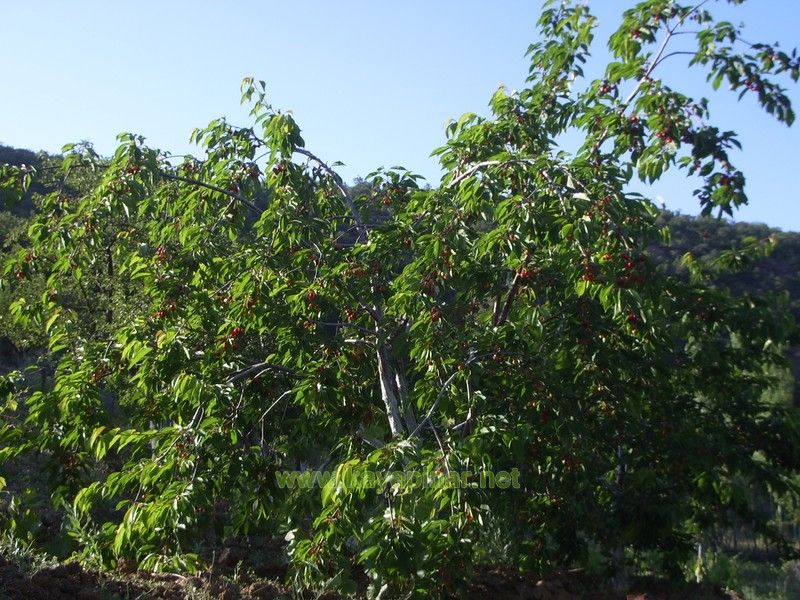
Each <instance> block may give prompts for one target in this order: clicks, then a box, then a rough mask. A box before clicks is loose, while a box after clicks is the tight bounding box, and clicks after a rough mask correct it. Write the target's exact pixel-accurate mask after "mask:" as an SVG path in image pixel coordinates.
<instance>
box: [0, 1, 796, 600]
mask: <svg viewBox="0 0 800 600" xmlns="http://www.w3.org/2000/svg"><path fill="white" fill-rule="evenodd" d="M731 3H732V4H738V3H740V2H731ZM712 6H713V5H710V4H709V3H708V2H698V3H695V4H681V3H676V2H672V1H669V0H646V1H644V2H640V3H638V4H637V5H636V6H635V7H633V8H631V9H629V10H627V11H626V12H625V14H624V16H623V19H622V22H621V24H620V26H619V28H618V29H617V31H616V32H615V33H614V34H613V35H612V36H611V38H610V39H609V48H610V51H611V53H612V55H613V59H612V61H611V62H610V63H609V64H608V66H607V68H606V70H605V74H604V77H603V78H602V79H599V80H587V79H586V78H585V77H584V74H583V71H582V65H583V63H584V62H585V60H586V59H587V57H588V56H589V53H590V52H591V50H592V47H593V44H594V39H593V31H594V26H595V19H594V17H593V16H592V14H591V12H590V10H589V8H588V7H587V6H585V5H584V4H583V3H580V2H564V3H556V2H547V3H546V4H545V8H544V10H543V13H542V17H541V19H540V21H539V27H540V31H541V41H540V42H537V43H535V44H533V45H532V46H531V47H530V49H529V52H528V54H529V56H530V64H531V67H530V75H529V78H528V83H527V86H526V87H525V88H524V89H521V90H519V91H518V92H511V91H509V90H505V89H500V90H498V91H497V92H496V93H495V94H494V96H493V97H492V99H491V103H490V107H491V111H492V115H491V117H488V118H484V117H479V116H477V115H474V114H467V115H464V116H462V117H461V118H460V119H458V120H457V121H454V122H452V123H451V124H450V125H449V126H448V127H447V132H446V133H447V141H446V143H445V145H444V146H442V147H441V148H439V149H437V150H435V153H436V154H437V155H438V156H439V158H440V161H441V164H442V166H443V168H444V169H445V170H446V174H445V175H444V177H443V178H442V180H441V182H439V184H438V185H436V186H435V187H430V188H428V187H424V186H422V185H421V181H420V177H419V176H417V175H415V174H414V173H411V172H409V171H407V170H405V169H403V168H400V167H393V168H388V169H387V168H380V169H378V170H376V171H375V172H373V173H371V174H370V175H368V176H367V177H366V178H365V182H366V185H363V186H360V187H358V188H355V189H354V188H351V187H348V186H347V185H345V183H344V182H343V181H342V179H341V177H340V176H339V175H338V174H337V173H336V171H335V168H336V165H335V164H328V163H327V162H326V160H325V159H324V158H322V157H318V156H317V155H316V154H314V152H313V151H312V150H311V149H309V148H307V147H306V146H305V143H304V140H303V138H302V136H301V132H300V128H299V126H298V124H297V123H296V122H295V120H294V119H293V117H292V115H291V114H289V113H286V112H281V111H280V110H278V109H276V108H274V107H272V106H271V105H270V104H269V103H268V100H267V97H266V91H265V90H266V86H265V84H264V83H263V82H259V81H255V80H253V79H246V80H245V81H244V83H243V86H242V92H243V98H242V99H243V102H245V103H248V104H249V106H251V109H252V110H251V117H252V122H251V123H250V124H249V125H247V126H244V127H240V126H235V125H232V124H230V123H228V122H227V121H226V120H225V119H218V120H215V121H212V122H211V123H210V124H209V125H208V126H207V127H205V128H203V129H198V130H196V131H194V132H193V133H192V139H193V141H195V142H196V143H197V144H198V146H199V148H200V153H199V156H198V157H193V156H186V157H175V156H173V155H171V154H169V153H168V152H164V151H162V150H159V149H155V148H151V147H149V146H147V145H146V143H145V140H144V139H142V138H141V137H140V136H137V135H135V134H122V135H121V136H120V140H119V141H120V146H119V148H118V150H117V151H116V153H115V155H114V156H113V157H111V158H109V159H102V158H101V157H98V156H97V155H96V154H95V153H94V152H93V151H92V149H91V147H90V146H87V145H74V146H68V147H67V148H65V152H66V158H65V160H64V165H63V169H64V176H63V186H62V187H61V188H60V189H58V190H56V191H54V192H53V193H51V194H48V195H46V196H44V197H43V198H42V199H41V201H40V204H39V206H38V207H37V213H36V216H35V217H34V220H33V222H32V223H31V225H30V226H29V227H28V230H27V237H28V238H29V240H30V242H29V243H30V247H28V248H20V250H19V252H18V253H17V254H16V255H15V256H13V257H12V258H11V259H10V260H9V261H8V263H7V266H6V269H5V273H6V275H7V276H8V277H9V278H14V279H18V280H26V279H27V278H32V277H39V278H41V281H42V289H41V290H40V293H39V294H38V296H37V297H34V298H25V297H23V298H20V299H19V300H17V301H15V302H14V303H13V304H12V305H11V309H10V312H11V314H12V316H13V317H14V318H15V322H16V323H17V324H18V326H19V327H24V328H29V329H30V330H32V331H38V332H39V334H40V335H41V336H42V339H43V340H45V341H46V345H47V349H46V352H45V353H44V354H43V355H42V357H41V359H40V361H39V363H38V367H37V366H34V367H33V368H32V369H31V372H30V373H29V374H28V376H27V378H26V377H23V376H22V375H21V374H18V375H12V376H9V377H6V378H4V380H3V382H4V393H5V394H6V401H5V405H4V408H3V412H2V423H1V424H0V440H2V447H1V448H0V460H2V461H4V462H5V463H6V469H7V473H12V472H13V469H15V468H18V467H19V465H22V464H26V462H25V461H34V460H36V461H41V463H42V473H46V474H47V476H46V477H41V478H40V479H39V480H38V481H37V485H39V486H43V488H42V489H44V490H45V491H46V492H47V496H48V497H49V498H50V499H51V501H52V502H53V503H54V505H55V506H56V507H57V508H58V509H59V510H60V511H61V514H62V515H63V517H64V523H65V525H64V527H65V529H66V531H67V532H68V533H69V535H70V536H71V538H72V540H73V544H74V548H75V549H76V550H78V551H79V552H82V553H84V556H86V557H91V558H92V559H93V560H97V561H100V562H102V563H103V564H104V565H106V566H113V565H114V564H116V563H117V562H118V561H120V560H122V559H123V558H125V559H133V560H135V561H137V562H138V564H139V565H140V566H141V567H142V568H145V569H157V568H161V569H186V568H195V567H199V566H201V565H202V564H203V563H204V561H206V560H207V553H206V551H207V549H208V547H209V544H213V543H214V540H219V539H224V538H226V537H230V536H237V535H253V534H271V535H285V536H286V539H287V540H288V548H287V556H288V559H289V560H290V565H291V568H292V573H293V576H294V577H295V581H296V582H297V583H298V585H301V584H302V585H308V584H316V585H323V584H324V585H329V586H330V585H335V586H338V587H339V588H340V589H344V590H349V589H353V586H354V585H355V584H354V580H353V575H352V573H353V571H352V569H353V566H354V565H355V566H358V567H359V568H361V569H363V570H364V572H366V574H367V575H368V577H369V579H370V582H371V588H370V589H371V592H372V594H373V595H376V596H378V595H381V594H383V595H384V596H391V597H398V596H402V595H418V596H423V595H431V594H432V595H444V594H449V593H455V592H456V591H457V590H458V589H459V586H460V585H462V584H463V581H464V578H465V574H466V573H468V569H469V566H470V565H472V564H475V563H479V562H489V561H493V560H497V559H498V557H499V558H501V559H502V560H504V561H506V562H508V563H510V564H513V565H515V566H518V567H521V568H528V569H533V570H546V569H548V568H553V567H556V566H560V565H571V564H576V565H589V564H592V565H595V566H596V565H600V567H599V568H603V569H607V570H608V572H609V573H610V574H611V575H613V577H614V578H615V581H617V582H618V583H619V585H620V586H624V582H625V578H626V573H627V571H628V570H629V569H630V568H631V566H632V565H633V564H634V563H635V561H636V560H637V557H641V556H644V555H655V556H657V557H658V560H659V564H660V568H662V569H663V570H665V571H667V572H671V573H676V572H679V569H680V568H681V566H682V565H683V564H685V561H686V560H687V559H688V558H689V557H690V555H691V552H692V547H693V546H692V544H693V541H694V539H695V538H696V536H697V535H698V534H699V533H700V532H702V531H704V530H705V529H707V528H709V527H711V526H713V525H715V524H719V523H724V522H725V521H726V520H729V519H730V518H731V515H732V514H740V515H746V516H747V517H748V518H752V519H753V520H754V521H756V522H758V524H759V527H760V528H761V529H762V530H763V531H764V532H765V534H767V535H770V536H772V537H773V538H774V539H776V540H778V541H780V532H778V531H773V530H772V529H770V527H769V524H768V523H767V522H765V521H764V520H763V519H760V518H759V516H758V515H756V514H753V512H752V510H751V507H750V506H749V505H748V503H747V502H746V494H745V491H746V490H763V492H764V493H768V494H773V493H785V492H790V491H796V489H795V487H794V485H795V484H794V480H793V476H794V475H795V474H796V472H797V467H798V459H800V455H799V454H798V453H799V452H800V444H798V441H800V436H799V435H798V424H799V423H800V422H799V421H798V417H797V414H796V411H795V409H793V408H792V407H790V406H787V405H785V404H781V403H775V402H771V401H769V400H768V399H765V397H764V390H765V389H767V388H769V386H770V385H771V384H772V383H773V382H774V369H776V368H781V367H785V365H786V361H785V357H784V354H783V352H784V349H785V344H786V340H787V337H788V335H789V334H790V332H791V319H790V317H789V314H788V312H787V310H786V308H787V307H786V306H785V305H781V303H780V302H777V301H775V300H774V299H765V298H759V297H757V296H752V295H745V296H742V295H737V294H733V293H730V292H729V291H728V290H727V289H725V288H724V287H720V286H716V285H713V283H712V279H711V275H712V274H715V273H719V272H722V271H725V270H729V269H735V268H736V267H737V266H738V265H740V264H742V263H743V262H746V260H747V259H748V257H757V256H760V255H761V254H763V253H764V252H765V251H766V249H767V248H766V246H765V244H760V243H756V242H753V243H750V244H747V245H745V246H744V247H742V248H737V249H736V250H734V251H728V252H722V253H720V254H719V255H718V256H717V257H716V258H715V260H714V262H713V264H706V263H704V262H703V261H701V260H688V259H687V260H686V261H684V265H685V267H686V268H687V269H688V272H689V274H690V277H688V278H680V277H675V276H673V275H671V274H670V273H668V272H664V271H663V270H660V269H658V268H656V267H655V265H654V262H653V260H652V258H651V257H649V256H648V254H647V250H648V248H649V247H650V246H651V245H652V244H653V242H654V241H655V240H657V239H659V237H660V236H661V235H665V234H666V232H663V231H662V229H661V223H660V222H659V216H658V215H659V213H658V211H657V209H656V208H655V206H654V205H653V204H652V203H651V202H650V201H649V200H648V199H646V198H644V197H642V196H640V195H638V194H634V193H630V192H629V191H627V187H628V184H629V182H630V181H631V180H632V179H633V178H634V177H638V178H640V179H642V180H645V181H653V180H656V179H658V178H659V177H660V176H661V175H662V174H663V173H664V172H665V171H667V170H669V169H675V168H682V169H684V170H685V171H686V173H687V175H688V176H691V177H695V178H698V179H699V184H698V190H697V192H696V195H697V197H698V201H699V204H700V206H701V208H702V211H703V213H705V214H711V213H715V212H719V213H728V214H730V213H732V212H733V211H734V210H735V209H736V207H737V206H740V205H741V204H743V203H744V202H746V201H747V198H746V195H745V191H744V175H743V173H742V172H741V171H739V170H738V169H737V168H736V167H734V166H733V158H732V157H731V156H730V151H731V149H732V148H737V147H738V142H737V140H736V136H735V133H733V132H727V131H721V130H720V129H719V128H717V127H715V126H714V125H713V122H712V121H711V117H710V114H709V110H708V104H707V102H706V101H705V99H694V98H690V97H688V96H687V95H685V94H684V93H682V92H681V91H680V90H676V89H673V88H671V87H669V86H667V85H666V84H665V83H664V82H663V81H661V80H660V79H659V78H658V72H659V71H658V66H659V65H660V64H661V63H662V62H663V61H664V60H667V59H668V58H671V57H672V56H673V55H674V54H675V53H676V52H677V50H675V45H676V44H680V46H679V47H680V48H681V52H685V51H686V50H685V47H686V43H689V42H690V41H691V44H692V46H691V56H690V64H691V66H693V67H696V68H700V69H704V70H705V71H706V72H707V73H708V77H709V81H710V83H711V85H712V86H713V87H719V86H720V85H722V84H723V83H724V84H726V85H727V86H729V87H730V88H731V89H732V91H733V92H734V93H739V94H740V96H742V97H745V96H747V97H752V98H753V99H754V100H755V101H756V102H757V103H758V105H759V106H760V107H761V108H763V109H764V110H766V111H767V112H768V113H770V114H772V115H774V116H775V118H777V119H778V120H780V121H783V122H785V123H787V124H790V123H791V122H792V121H793V120H794V114H793V112H792V109H791V106H790V103H789V101H788V99H787V97H786V95H785V93H784V91H783V89H782V88H781V87H780V81H781V79H782V78H784V77H788V78H789V79H791V80H794V81H796V80H797V78H798V75H799V74H800V63H799V62H798V59H797V57H796V53H794V52H792V53H786V52H784V51H782V50H781V49H780V48H778V47H776V46H773V45H767V44H752V43H749V42H746V41H745V40H744V38H742V36H741V33H740V31H739V29H738V28H737V27H735V26H734V25H732V24H730V23H727V22H722V21H718V20H716V19H715V17H714V13H713V12H712V11H711V10H710V8H711V7H712ZM684 34H685V35H684ZM676 58H677V57H676ZM748 100H749V98H748ZM566 131H578V132H580V134H581V135H582V139H583V140H584V142H583V144H582V145H581V147H580V148H579V149H578V150H577V151H576V152H574V153H568V152H566V151H564V150H562V149H560V148H559V147H558V145H557V140H558V138H559V136H560V135H562V134H563V133H565V132H566ZM74 173H87V175H86V177H95V179H91V180H87V187H88V188H89V189H88V191H86V192H85V193H77V194H76V193H70V192H69V190H68V189H67V186H68V185H69V182H70V181H71V177H72V176H73V174H74ZM92 173H95V175H90V174H92ZM32 175H33V172H32V170H30V169H20V168H14V167H10V166H7V167H4V168H3V171H2V180H3V182H4V183H5V184H6V198H7V199H9V200H11V199H14V198H17V197H22V195H23V193H24V186H25V185H26V184H27V183H29V182H30V180H31V178H32ZM73 189H82V188H81V187H80V186H76V187H75V188H73ZM87 305H88V306H90V307H91V309H92V310H93V311H94V313H95V315H96V317H97V318H94V319H84V318H81V317H80V315H81V314H82V313H81V307H82V306H87ZM37 368H38V369H39V370H43V371H42V373H45V372H48V371H47V370H48V369H49V371H51V372H52V373H50V374H48V375H47V376H46V377H45V376H44V375H43V374H42V373H39V374H38V376H37ZM308 469H311V470H312V471H314V472H317V473H322V472H323V471H327V472H329V473H332V476H331V477H329V478H326V479H324V480H321V485H320V487H319V488H314V489H305V488H303V487H302V486H299V487H298V486H294V487H292V486H287V485H284V484H285V480H284V479H282V478H281V474H285V473H286V472H289V471H298V470H299V471H303V470H308ZM396 472H403V473H418V474H420V476H421V478H422V479H423V480H424V481H426V482H429V483H430V482H445V483H447V485H421V484H420V481H419V480H409V479H402V478H401V479H397V478H394V479H392V478H390V479H389V480H386V481H384V479H382V475H381V474H387V473H396ZM465 472H471V473H489V472H491V473H493V474H495V476H496V477H498V478H499V477H500V475H499V474H500V472H506V473H508V474H511V475H510V476H511V477H512V479H513V481H511V480H509V482H510V484H509V485H508V486H505V489H503V488H502V486H500V485H499V483H498V485H496V486H494V487H491V486H489V487H487V486H481V485H475V484H474V481H473V482H472V484H470V485H459V484H458V482H459V481H462V474H463V473H465ZM375 473H377V474H378V475H379V479H378V483H379V484H377V485H366V484H363V482H364V481H368V480H369V478H370V476H371V475H372V474H375ZM454 475H455V478H454ZM354 482H355V483H354ZM358 482H361V483H362V484H360V485H359V484H358ZM6 483H7V484H10V485H11V487H12V488H14V486H13V482H12V481H7V482H6ZM512 484H513V485H512ZM26 498H27V496H26V494H25V493H24V490H21V489H18V488H14V502H15V508H14V510H15V512H13V513H12V515H11V517H10V518H9V521H8V523H9V527H11V528H17V529H22V528H23V526H24V516H25V510H26V505H25V503H26ZM27 508H28V510H30V507H27ZM784 545H785V546H786V549H787V551H788V550H789V545H788V543H786V542H785V540H784Z"/></svg>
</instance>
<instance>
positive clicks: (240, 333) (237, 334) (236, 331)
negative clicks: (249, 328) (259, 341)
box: [231, 325, 244, 338]
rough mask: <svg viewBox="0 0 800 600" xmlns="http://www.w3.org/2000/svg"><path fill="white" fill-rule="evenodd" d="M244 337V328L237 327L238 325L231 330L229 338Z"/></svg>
mask: <svg viewBox="0 0 800 600" xmlns="http://www.w3.org/2000/svg"><path fill="white" fill-rule="evenodd" d="M243 335H244V328H243V327H239V326H238V325H237V326H236V327H234V328H233V329H231V337H232V338H240V337H242V336H243Z"/></svg>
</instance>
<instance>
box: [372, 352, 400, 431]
mask: <svg viewBox="0 0 800 600" xmlns="http://www.w3.org/2000/svg"><path fill="white" fill-rule="evenodd" d="M378 377H379V378H380V384H381V397H382V398H383V404H384V406H385V407H386V417H387V418H388V419H389V429H390V430H391V432H392V437H397V436H400V435H403V434H404V433H405V429H404V428H403V421H402V418H401V417H400V400H401V398H399V395H400V390H399V389H398V380H397V377H398V371H397V368H396V366H395V363H394V360H393V359H392V354H391V351H390V349H389V347H388V346H386V345H385V344H379V345H378Z"/></svg>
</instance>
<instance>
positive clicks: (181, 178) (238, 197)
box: [159, 171, 264, 216]
mask: <svg viewBox="0 0 800 600" xmlns="http://www.w3.org/2000/svg"><path fill="white" fill-rule="evenodd" d="M159 174H160V175H161V176H162V177H165V178H166V179H171V180H173V181H183V182H184V183H189V184H192V185H196V186H198V187H204V188H206V189H209V190H211V191H213V192H218V193H220V194H225V195H226V196H229V197H231V198H235V199H236V200H238V201H239V202H241V203H242V205H243V206H244V207H245V208H247V209H248V210H249V211H250V212H253V213H255V214H257V215H258V216H261V215H262V214H263V212H264V211H262V210H261V209H260V208H258V207H257V206H256V205H255V204H253V203H252V202H250V200H248V199H247V198H245V197H244V196H242V195H240V194H237V193H235V192H231V191H230V190H226V189H225V188H222V187H219V186H218V185H214V184H213V183H206V182H205V181H200V180H199V179H191V178H189V177H184V176H182V175H173V174H172V173H165V172H164V171H159Z"/></svg>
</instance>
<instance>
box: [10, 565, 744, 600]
mask: <svg viewBox="0 0 800 600" xmlns="http://www.w3.org/2000/svg"><path fill="white" fill-rule="evenodd" d="M125 570H129V569H125ZM198 592H199V593H198ZM203 595H205V596H206V597H211V598H221V599H223V600H232V599H242V600H251V599H252V600H256V599H259V600H278V599H286V600H288V598H290V597H292V596H291V594H290V593H289V592H288V590H287V589H286V588H285V587H283V586H281V585H280V584H278V583H276V582H275V581H269V580H255V581H247V580H244V581H242V582H241V583H238V584H233V583H231V582H230V580H228V579H225V578H222V577H220V576H217V577H211V576H209V575H205V576H200V577H193V576H189V577H184V576H182V575H175V574H151V573H143V572H140V571H139V572H137V571H131V572H127V573H123V572H120V573H113V574H110V573H100V572H97V571H90V570H86V569H84V568H82V567H81V566H80V565H79V564H77V563H65V564H59V565H55V566H51V567H45V568H43V569H40V570H39V571H37V572H36V573H34V574H33V575H31V576H28V575H26V574H24V573H23V572H22V571H21V570H20V569H19V568H18V566H17V565H15V564H14V563H13V562H11V561H9V560H8V559H7V558H5V557H3V556H2V555H0V598H8V599H9V600H17V599H20V600H62V599H63V600H67V599H69V600H113V599H128V598H130V599H134V598H136V599H141V600H144V599H163V600H178V599H180V600H184V599H186V598H197V597H198V596H200V597H202V596H203ZM309 597H313V596H309ZM322 598H325V600H336V599H338V598H339V595H338V594H335V593H327V594H324V595H323V596H322ZM467 598H468V600H483V599H485V598H491V599H492V600H511V599H526V600H577V599H582V600H617V598H618V599H619V600H623V599H624V600H684V599H688V598H691V599H693V600H741V598H740V597H739V596H737V595H736V594H731V593H727V592H724V591H723V590H721V589H719V588H715V587H713V586H707V585H686V586H682V587H678V586H676V585H674V584H670V583H668V582H666V581H664V580H660V579H655V578H650V579H648V578H640V579H637V580H635V581H634V582H633V585H632V587H631V590H630V591H629V593H628V594H626V595H623V596H619V597H615V596H614V595H613V594H610V593H609V592H608V590H607V589H605V588H604V586H603V585H602V582H599V581H598V580H596V579H595V578H592V577H589V576H588V575H586V574H585V573H584V572H582V571H579V570H575V571H563V572H559V573H553V574H551V575H549V576H548V577H545V578H544V579H539V578H537V577H534V576H533V575H529V574H521V573H518V572H516V571H513V570H511V569H503V568H495V569H484V570H481V571H479V572H477V573H476V574H475V578H474V581H473V583H472V586H471V588H470V592H469V593H468V596H467Z"/></svg>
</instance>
